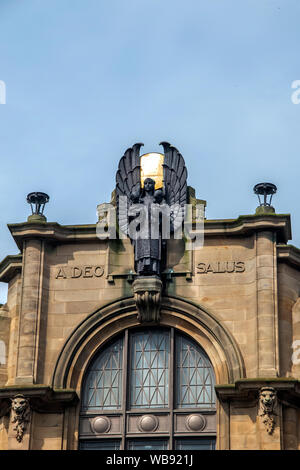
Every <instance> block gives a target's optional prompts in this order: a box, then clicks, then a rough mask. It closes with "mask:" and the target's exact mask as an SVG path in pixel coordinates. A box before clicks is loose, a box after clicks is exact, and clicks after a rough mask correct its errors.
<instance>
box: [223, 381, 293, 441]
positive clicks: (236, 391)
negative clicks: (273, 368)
mask: <svg viewBox="0 0 300 470" xmlns="http://www.w3.org/2000/svg"><path fill="white" fill-rule="evenodd" d="M215 389H216V393H217V395H218V398H219V400H220V401H221V402H230V403H232V404H234V403H235V404H236V405H238V406H247V407H254V406H257V404H258V413H257V414H258V416H259V418H260V419H261V420H262V422H263V424H264V425H265V427H266V431H267V433H268V434H270V435H271V434H272V433H273V431H274V428H275V424H276V416H277V415H278V414H279V413H278V406H279V403H280V404H284V405H287V406H291V407H293V408H299V407H300V381H299V380H297V379H292V378H270V379H262V378H253V379H241V380H238V381H236V382H235V383H234V384H224V385H216V387H215Z"/></svg>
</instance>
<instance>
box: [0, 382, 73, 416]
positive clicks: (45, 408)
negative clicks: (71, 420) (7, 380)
mask: <svg viewBox="0 0 300 470" xmlns="http://www.w3.org/2000/svg"><path fill="white" fill-rule="evenodd" d="M19 394H21V395H24V397H25V398H28V399H29V400H30V407H31V409H33V410H34V411H38V412H40V413H55V412H56V413H57V412H62V411H63V410H64V409H65V408H66V407H67V406H73V405H75V404H76V403H77V401H78V395H77V393H76V391H75V390H73V389H53V388H52V387H49V386H48V385H43V384H41V385H39V384H36V385H11V386H7V387H1V388H0V417H1V416H4V415H6V414H7V413H9V411H10V406H11V399H12V398H13V397H14V396H15V395H19Z"/></svg>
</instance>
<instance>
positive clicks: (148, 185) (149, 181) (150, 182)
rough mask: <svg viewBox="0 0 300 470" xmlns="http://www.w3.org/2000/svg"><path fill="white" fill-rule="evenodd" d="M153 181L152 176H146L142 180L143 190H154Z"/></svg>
mask: <svg viewBox="0 0 300 470" xmlns="http://www.w3.org/2000/svg"><path fill="white" fill-rule="evenodd" d="M154 188H155V181H154V180H153V179H152V178H146V179H145V181H144V190H145V191H146V192H147V193H149V192H154Z"/></svg>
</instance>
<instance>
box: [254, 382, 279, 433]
mask: <svg viewBox="0 0 300 470" xmlns="http://www.w3.org/2000/svg"><path fill="white" fill-rule="evenodd" d="M276 408H277V392H276V390H275V389H274V388H273V387H262V388H261V389H260V391H259V404H258V416H260V418H261V420H262V422H263V423H264V425H265V426H266V429H267V433H268V434H272V433H273V431H274V427H275V422H276Z"/></svg>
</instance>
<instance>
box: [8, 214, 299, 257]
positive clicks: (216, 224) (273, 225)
mask: <svg viewBox="0 0 300 470" xmlns="http://www.w3.org/2000/svg"><path fill="white" fill-rule="evenodd" d="M204 227H205V236H206V237H211V236H212V237H213V236H241V235H243V236H246V235H247V234H249V235H250V234H252V233H253V232H255V231H258V230H275V231H276V232H277V233H278V242H281V243H286V242H287V241H288V240H290V239H291V222H290V215H289V214H262V215H242V216H239V217H238V218H237V219H220V220H205V222H204ZM8 228H9V230H10V232H11V234H12V236H13V238H14V240H15V242H16V244H17V245H18V247H19V249H20V250H22V246H23V240H24V239H25V238H39V239H48V240H52V241H56V242H61V243H64V242H77V243H78V242H92V241H98V242H99V243H101V241H100V240H99V238H98V237H97V234H96V224H89V225H60V224H58V223H57V222H39V223H36V222H22V223H18V224H8Z"/></svg>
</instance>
